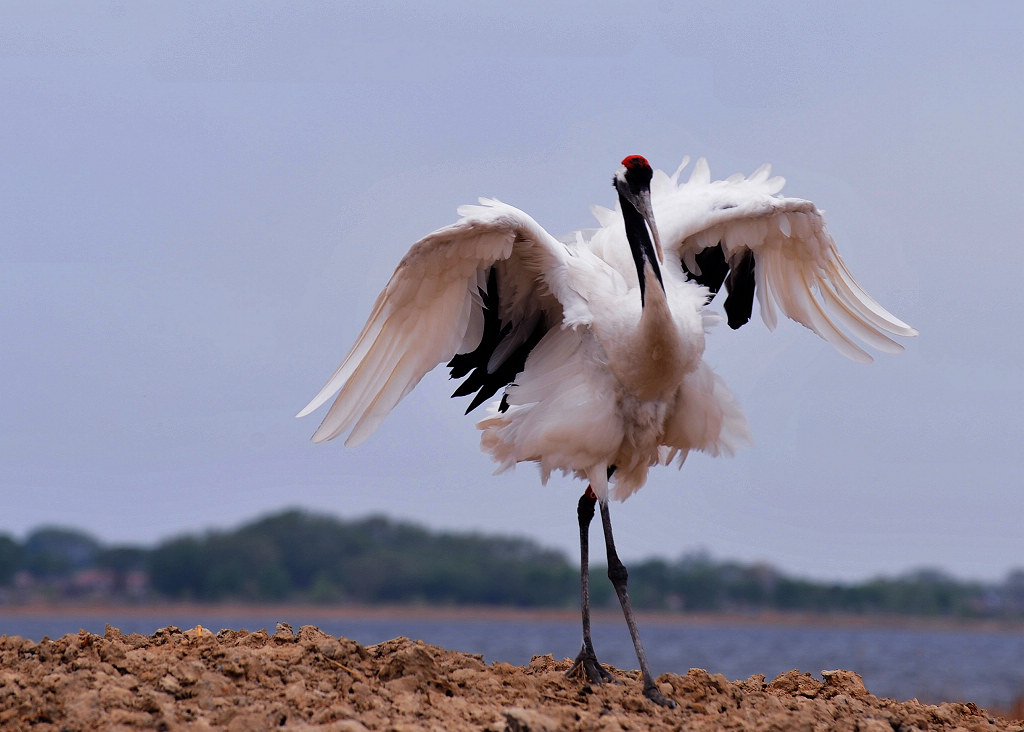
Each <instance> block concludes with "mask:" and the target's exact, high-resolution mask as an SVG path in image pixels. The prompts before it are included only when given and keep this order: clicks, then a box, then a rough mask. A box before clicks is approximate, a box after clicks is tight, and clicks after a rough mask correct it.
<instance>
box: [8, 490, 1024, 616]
mask: <svg viewBox="0 0 1024 732" xmlns="http://www.w3.org/2000/svg"><path fill="white" fill-rule="evenodd" d="M578 573H579V567H578V563H577V562H576V561H570V559H569V558H568V557H566V556H565V555H564V554H563V553H561V552H558V551H554V550H551V549H546V548H543V547H541V546H540V545H538V544H537V543H535V542H533V541H530V540H527V539H521V538H511V537H500V536H485V535H482V534H475V533H457V532H435V531H429V530H427V529H425V528H422V527H419V526H416V525H414V524H410V523H406V522H401V521H395V520H392V519H388V518H384V517H370V518H364V519H359V520H350V521H345V520H341V519H338V518H335V517H332V516H326V515H321V514H315V513H310V512H306V511H300V510H289V511H284V512H281V513H276V514H273V515H269V516H266V517H263V518H259V519H257V520H255V521H252V522H250V523H247V524H245V525H243V526H241V527H239V528H237V529H234V530H225V531H209V532H206V533H203V534H188V535H183V536H179V537H175V538H172V539H169V540H166V541H163V542H161V543H159V544H157V545H156V546H154V547H141V546H107V545H104V544H103V543H101V542H100V541H98V540H97V539H95V538H94V537H92V536H90V535H89V534H88V533H86V532H83V531H80V530H77V529H70V528H62V527H41V528H39V529H36V530H35V531H33V532H31V533H30V534H29V535H28V536H27V537H26V539H25V540H24V541H21V542H19V541H17V540H15V539H13V538H11V537H10V536H5V535H0V603H6V604H10V603H19V602H33V601H40V600H44V601H47V600H48V601H65V600H82V599H103V600H106V601H120V602H160V601H194V602H211V603H212V602H228V601H233V602H313V603H349V604H369V605H372V604H417V605H427V604H429V605H478V606H505V607H573V606H576V605H577V604H578V602H579V597H578V594H579V577H578ZM592 573H593V578H594V579H593V580H592V582H591V592H592V601H593V603H594V605H595V606H597V607H601V606H608V607H612V606H615V605H616V602H617V601H616V598H615V594H614V592H613V591H612V589H611V586H610V584H609V583H607V582H603V581H601V575H602V568H601V567H600V566H594V567H593V568H592ZM629 578H630V579H629V591H630V596H631V598H632V600H633V604H634V606H636V607H638V608H642V609H647V610H674V611H690V612H723V611H728V612H761V611H777V612H793V613H796V612H801V613H842V614H865V615H867V614H901V615H921V616H939V617H954V618H979V617H985V618H1008V619H1024V570H1017V571H1014V572H1011V573H1010V574H1009V575H1008V576H1007V577H1006V578H1005V580H1004V581H1003V582H999V583H983V582H975V581H964V580H959V579H956V578H953V577H951V576H949V575H948V574H946V573H943V572H941V571H939V570H918V571H915V572H912V573H909V574H904V575H901V576H898V577H888V578H886V577H882V578H876V579H872V580H868V581H864V582H857V583H840V582H819V581H814V580H808V579H801V578H796V577H791V576H788V575H786V574H784V573H782V572H780V571H778V570H776V569H775V568H773V567H771V566H770V565H767V564H760V563H756V564H743V563H739V562H730V561H720V560H716V559H713V558H711V557H710V556H708V555H707V554H705V553H699V552H698V553H691V554H687V555H685V556H683V557H680V558H678V559H676V560H665V559H648V560H646V561H640V562H632V563H631V564H630V567H629Z"/></svg>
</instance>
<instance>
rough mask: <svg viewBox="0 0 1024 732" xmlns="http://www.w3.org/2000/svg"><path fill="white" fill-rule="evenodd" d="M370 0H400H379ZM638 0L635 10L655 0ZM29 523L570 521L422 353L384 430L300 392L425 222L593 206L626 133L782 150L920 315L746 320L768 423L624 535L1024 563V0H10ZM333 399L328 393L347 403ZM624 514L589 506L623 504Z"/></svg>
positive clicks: (13, 486)
mask: <svg viewBox="0 0 1024 732" xmlns="http://www.w3.org/2000/svg"><path fill="white" fill-rule="evenodd" d="M364 5H367V6H369V5H372V7H363V6H364ZM627 5H628V7H627ZM0 17H2V18H3V22H0V100H2V108H3V113H2V114H0V342H2V344H3V345H2V347H0V491H2V496H3V511H2V512H0V533H7V534H10V535H12V536H15V537H20V538H23V537H24V536H25V535H26V533H27V532H28V531H30V530H31V529H32V528H34V527H37V526H40V525H44V524H45V525H61V526H71V527H76V528H80V529H84V530H86V531H88V532H90V533H92V534H93V535H94V536H96V537H97V538H99V539H101V540H103V541H106V542H112V543H137V544H144V545H153V544H155V543H157V542H158V541H161V540H164V539H167V538H169V537H172V536H175V535H179V534H181V533H185V532H200V531H205V530H208V529H212V528H229V527H233V526H237V525H239V524H241V523H243V522H245V521H248V520H251V519H253V518H255V517H257V516H260V515H264V514H266V513H268V512H272V511H278V510H282V509H285V508H288V507H295V506H297V507H302V508H305V509H309V510H312V511H318V512H325V513H329V514H332V515H336V516H340V517H343V518H346V519H349V518H359V517H363V516H367V515H371V514H387V515H390V516H393V517H395V518H399V519H403V520H410V521H415V522H418V523H421V524H423V525H426V526H428V527H431V528H435V529H445V530H457V531H480V532H488V533H499V534H503V535H515V536H525V537H529V538H532V539H535V540H537V541H539V542H540V543H542V544H543V545H546V546H549V547H554V548H558V549H562V550H564V551H565V552H566V554H567V556H569V557H575V556H576V555H577V551H578V549H577V527H576V513H575V506H576V501H577V499H578V497H579V494H580V492H581V490H582V488H583V486H582V485H581V484H580V483H579V481H576V480H571V479H567V478H559V477H557V476H556V477H553V478H552V480H551V481H550V482H549V483H548V485H547V486H542V485H541V484H540V481H539V475H538V471H537V470H536V468H535V467H534V466H532V465H529V464H524V465H520V466H518V467H517V468H516V469H515V470H514V471H512V472H509V473H505V474H502V475H499V476H493V475H492V472H493V469H494V465H493V464H492V463H491V462H490V461H489V459H488V458H487V457H486V456H484V455H483V454H482V453H481V452H480V451H479V449H478V442H479V436H478V432H477V430H476V429H475V428H474V423H475V419H474V417H473V416H470V417H465V416H463V414H462V412H463V410H464V409H465V406H466V405H465V402H462V401H459V400H450V399H448V395H449V394H450V392H451V391H452V390H453V388H454V385H453V384H452V383H451V382H450V381H449V380H448V378H447V374H446V373H445V372H444V371H443V370H440V369H439V370H437V371H436V372H433V373H431V374H429V375H428V376H427V377H426V378H424V380H423V381H422V382H421V384H420V386H419V387H418V388H417V389H416V390H415V391H414V392H413V393H412V394H411V395H410V396H409V397H407V398H406V400H405V401H404V402H402V403H401V404H400V405H399V407H398V408H397V409H396V410H395V411H394V412H393V413H392V414H391V415H390V417H389V418H388V420H387V421H386V422H385V423H384V425H383V426H382V428H381V429H380V430H379V431H378V432H377V433H376V434H375V435H374V436H373V437H372V438H371V439H370V440H369V441H368V442H366V443H364V444H363V445H361V446H359V447H358V448H356V449H352V450H350V449H347V448H345V447H344V446H343V445H342V444H341V441H340V440H339V441H335V442H330V443H327V444H324V445H313V444H312V443H311V442H310V441H309V436H310V434H311V433H312V432H313V430H314V429H315V428H316V426H317V424H318V419H319V417H318V416H314V417H308V418H305V419H302V420H297V419H295V418H294V414H295V413H296V412H297V411H298V410H299V409H301V408H302V407H303V406H304V405H305V404H306V403H307V402H308V401H309V399H310V398H311V397H312V396H313V395H314V394H315V393H316V392H317V391H318V390H319V388H320V386H321V385H322V384H323V382H324V381H325V380H326V379H327V377H328V376H329V375H330V374H331V373H332V372H333V370H334V368H335V367H336V365H337V364H338V362H339V361H340V359H341V358H342V356H343V355H344V354H345V352H346V351H347V349H348V347H349V346H350V345H351V342H352V341H353V339H354V337H355V336H356V334H357V333H358V332H359V330H360V329H361V326H362V324H363V322H364V320H365V318H366V316H367V315H368V314H369V310H370V306H371V305H372V303H373V300H374V298H375V297H376V294H377V293H378V292H379V290H380V289H381V288H382V287H383V285H384V283H385V282H386V281H387V278H388V277H389V275H390V273H391V271H392V270H393V268H394V266H395V265H396V264H397V262H398V260H399V259H400V258H401V256H402V255H403V254H404V253H405V251H406V250H407V249H408V247H409V246H410V245H411V244H412V243H413V242H414V241H416V240H417V239H418V238H420V237H421V236H423V235H424V234H427V233H429V232H430V231H432V230H434V229H436V228H438V227H440V226H443V225H446V224H448V223H451V222H452V221H454V220H455V218H456V214H455V209H456V207H457V206H458V205H460V204H463V203H470V202H473V201H475V199H476V198H477V197H478V196H495V197H498V198H500V199H502V200H503V201H506V202H508V203H511V204H513V205H515V206H517V207H519V208H521V209H523V210H525V211H527V212H529V213H530V214H531V215H532V216H533V217H534V218H535V219H536V220H537V221H538V222H540V223H541V224H542V225H543V226H545V227H546V228H547V229H548V231H550V232H552V233H553V234H555V235H560V234H564V233H567V232H570V231H572V230H574V229H577V228H581V227H589V226H592V225H594V220H593V218H592V217H591V215H590V213H589V208H588V207H589V206H590V205H591V204H602V205H606V206H612V205H614V202H615V198H614V191H613V189H612V188H611V185H610V181H611V175H612V173H613V172H614V171H615V169H616V168H617V167H618V164H619V161H620V160H621V159H622V158H623V157H625V156H626V155H628V154H642V155H645V156H646V157H647V158H648V159H649V160H651V162H652V164H653V165H654V166H655V167H660V168H663V169H666V170H668V171H670V172H671V171H672V170H674V169H675V168H676V166H677V165H678V164H679V162H680V160H682V158H683V156H685V155H690V156H692V157H694V158H696V157H700V156H704V157H706V158H707V159H708V161H709V163H710V166H711V171H712V175H713V176H714V177H725V176H728V175H730V174H732V173H735V172H744V173H750V172H752V171H753V170H754V169H756V168H757V167H758V166H759V165H761V164H762V163H764V162H770V163H772V165H773V170H774V172H775V173H777V174H779V175H782V176H784V177H785V178H786V179H787V184H786V187H785V189H784V193H785V194H787V195H790V196H795V197H799V198H806V199H810V200H812V201H814V202H815V203H816V204H817V205H818V206H819V207H820V208H822V209H823V210H824V211H825V212H826V218H827V221H828V225H829V229H830V231H831V233H832V234H833V236H834V238H835V240H836V242H837V244H838V246H839V249H840V251H841V253H842V254H843V256H844V258H845V260H846V262H847V264H848V265H849V266H850V268H851V270H852V271H853V272H854V274H855V275H856V276H857V278H858V279H859V281H860V282H861V284H863V285H864V286H865V287H866V289H867V290H868V291H869V292H871V293H872V294H873V295H874V296H875V297H876V298H877V299H878V300H879V301H880V302H881V303H883V304H884V305H885V306H886V307H888V308H889V309H890V310H892V311H893V312H894V313H895V314H896V315H898V316H899V317H901V318H902V319H904V320H906V321H907V322H909V323H910V324H911V325H913V326H915V327H916V328H918V329H919V330H920V333H921V335H920V337H918V338H916V339H913V340H909V341H907V342H906V346H907V351H906V353H904V354H901V355H898V356H892V355H886V354H878V357H877V359H876V362H875V363H874V364H872V365H870V366H863V365H859V364H855V363H852V362H850V361H847V360H846V359H845V358H843V357H842V356H841V355H840V354H838V353H837V352H836V351H835V350H834V349H832V348H831V347H830V346H829V345H828V344H826V343H825V342H824V341H821V340H820V339H818V338H817V337H816V336H814V335H813V334H812V333H811V332H810V331H807V330H806V329H804V328H802V327H801V326H798V325H797V324H795V323H791V322H788V321H787V322H785V323H781V324H780V325H779V327H778V328H777V329H776V330H775V331H774V332H769V331H768V330H767V328H765V327H764V325H763V324H762V323H761V322H760V320H759V316H757V315H755V317H754V320H753V322H752V323H751V324H750V325H748V326H746V327H745V328H743V329H742V330H739V331H736V332H732V331H729V330H728V329H727V328H721V329H718V330H716V331H715V332H714V333H713V334H712V335H711V336H710V337H709V340H708V351H707V354H706V358H707V360H708V361H709V362H710V363H711V364H712V365H713V367H714V368H715V369H716V370H717V371H718V372H719V373H720V374H721V375H722V376H723V377H724V378H725V379H726V381H727V382H728V383H729V385H730V387H731V388H732V390H733V391H734V392H735V393H736V395H737V397H738V398H739V400H740V402H741V404H742V405H743V407H744V410H745V411H746V414H747V417H748V419H749V422H750V426H751V430H752V432H753V434H754V445H753V446H751V447H749V448H747V449H745V450H744V451H743V452H742V453H740V454H739V455H737V456H736V457H735V458H732V459H722V458H710V457H706V456H704V455H699V454H694V455H692V456H691V457H690V458H689V459H688V460H687V462H686V464H685V465H684V467H683V469H682V470H677V469H676V468H675V467H671V468H664V467H663V468H658V469H655V470H654V471H652V474H651V478H650V481H649V482H648V484H647V486H645V488H644V489H643V490H641V491H640V493H639V494H637V495H636V496H634V497H633V498H631V499H629V500H628V501H626V502H625V503H622V504H613V506H612V518H613V522H614V525H615V530H616V538H617V545H618V549H619V551H620V554H621V556H622V557H623V559H624V560H627V562H628V561H629V560H631V559H632V560H637V559H639V558H645V557H652V556H658V557H664V558H667V559H673V558H676V557H679V556H681V555H683V554H685V553H688V552H694V551H706V552H709V553H710V554H711V555H712V556H714V557H717V558H722V559H736V560H740V561H744V562H751V561H765V562H769V563H771V564H774V565H775V566H777V567H778V568H780V569H782V570H784V571H786V572H789V573H792V574H796V575H800V576H805V577H810V578H819V579H836V580H844V581H857V580H861V579H866V578H869V577H874V576H877V575H893V574H897V573H901V572H906V571H910V570H913V569H915V568H921V567H932V568H939V569H942V570H944V571H947V572H950V573H952V574H953V575H955V576H958V577H962V578H977V579H984V580H998V579H1001V578H1002V577H1003V576H1005V574H1006V573H1007V572H1008V571H1009V570H1011V569H1012V568H1015V567H1024V531H1022V530H1021V526H1022V524H1024V490H1022V489H1024V480H1022V469H1021V467H1022V462H1024V461H1022V457H1021V455H1022V448H1021V445H1020V438H1021V434H1022V429H1021V407H1022V406H1024V386H1022V384H1021V378H1020V376H1021V363H1022V361H1024V340H1022V339H1021V337H1020V334H1021V326H1022V324H1024V294H1022V291H1024V287H1022V285H1024V254H1022V251H1024V246H1022V244H1024V242H1022V241H1021V238H1022V234H1021V225H1020V214H1021V211H1022V210H1024V176H1022V171H1024V141H1022V137H1021V131H1022V130H1024V44H1021V42H1020V39H1021V38H1022V37H1024V36H1022V33H1024V5H1020V4H1016V3H995V2H993V3H976V4H972V5H970V6H968V5H967V4H958V3H933V2H906V3H846V4H838V3H836V4H830V5H828V6H825V5H822V4H820V3H812V2H780V3H771V4H764V3H760V2H736V3H711V2H705V3H695V2H678V3H675V2H673V3H669V2H659V3H643V2H640V3H629V4H622V3H619V4H602V3H591V2H587V3H582V2H573V3H550V2H544V3H541V2H533V3H507V2H503V3H488V2H472V3H440V4H418V5H417V4H411V3H409V4H404V3H402V4H395V3H387V2H382V3H372V4H370V3H365V4H364V3H344V2H342V3H337V2H320V3H317V2H308V3H299V4H281V3H276V2H266V3H261V2H250V3H206V2H195V3H190V2H175V3H130V2H118V1H117V0H111V1H110V2H95V3H73V2H67V3H61V2H45V1H44V0H29V1H26V2H7V1H5V2H2V3H0ZM320 414H322V413H320ZM593 533H594V540H595V541H596V542H599V541H600V539H599V538H598V533H599V532H597V531H594V532H593Z"/></svg>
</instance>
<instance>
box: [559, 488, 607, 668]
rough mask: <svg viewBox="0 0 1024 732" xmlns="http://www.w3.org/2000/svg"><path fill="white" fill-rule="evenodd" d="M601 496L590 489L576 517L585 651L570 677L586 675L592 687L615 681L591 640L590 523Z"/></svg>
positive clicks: (577, 507)
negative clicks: (578, 536) (577, 522)
mask: <svg viewBox="0 0 1024 732" xmlns="http://www.w3.org/2000/svg"><path fill="white" fill-rule="evenodd" d="M596 503H597V496H596V495H595V494H594V491H593V490H591V488H590V486H587V490H586V491H585V492H584V493H583V495H582V496H580V502H579V504H578V505H577V506H576V515H577V517H579V521H580V606H581V608H582V611H583V647H582V648H581V649H580V652H579V655H577V656H576V660H575V662H573V664H572V668H570V669H569V670H568V672H566V676H574V675H577V674H580V673H581V672H582V673H585V674H586V676H587V680H589V681H590V683H592V684H601V683H604V682H605V681H612V675H611V674H610V673H608V672H607V671H606V670H605V669H604V667H603V666H602V665H601V664H600V663H599V662H598V660H597V655H596V654H595V653H594V644H593V642H592V641H591V640H590V548H589V547H590V521H591V519H593V518H594V505H595V504H596Z"/></svg>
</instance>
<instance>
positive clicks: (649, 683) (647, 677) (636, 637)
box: [601, 501, 676, 707]
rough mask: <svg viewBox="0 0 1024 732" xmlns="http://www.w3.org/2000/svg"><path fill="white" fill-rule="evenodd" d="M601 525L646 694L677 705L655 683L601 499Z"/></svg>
mask: <svg viewBox="0 0 1024 732" xmlns="http://www.w3.org/2000/svg"><path fill="white" fill-rule="evenodd" d="M601 525H602V526H603V527H604V543H605V547H606V548H607V549H608V579H610V580H611V581H612V587H614V588H615V594H616V595H618V598H619V604H620V605H622V614H623V615H625V616H626V626H627V627H628V628H629V635H630V637H631V638H632V639H633V647H634V648H635V649H636V658H637V660H638V661H639V662H640V673H641V674H642V675H643V679H644V696H646V697H647V698H648V699H650V700H651V701H652V702H654V703H655V704H659V705H661V706H663V707H675V705H676V703H675V702H674V701H672V700H671V699H668V698H667V697H666V696H665V695H664V694H662V693H661V692H660V691H659V690H658V687H657V686H656V685H655V683H654V678H653V677H652V676H651V669H650V667H649V666H648V665H647V654H646V653H645V652H644V644H643V643H642V642H641V641H640V631H639V630H638V629H637V627H636V619H635V618H634V617H633V606H632V605H631V604H630V602H629V593H628V592H626V582H627V580H628V578H629V573H628V572H627V571H626V567H625V565H623V564H622V562H621V561H620V560H619V555H618V554H617V553H616V551H615V539H614V538H613V537H612V519H611V515H610V514H609V512H608V502H607V501H601Z"/></svg>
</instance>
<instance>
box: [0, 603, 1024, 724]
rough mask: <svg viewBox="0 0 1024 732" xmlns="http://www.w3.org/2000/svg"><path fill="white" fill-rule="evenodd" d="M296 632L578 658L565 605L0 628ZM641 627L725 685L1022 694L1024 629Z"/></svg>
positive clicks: (674, 658) (205, 611)
mask: <svg viewBox="0 0 1024 732" xmlns="http://www.w3.org/2000/svg"><path fill="white" fill-rule="evenodd" d="M281 621H283V622H287V623H290V624H291V625H292V626H293V627H294V628H295V630H298V628H299V627H300V626H302V625H316V626H318V627H319V628H320V629H321V630H323V631H324V632H326V633H329V634H331V635H340V636H345V637H347V638H351V639H353V640H355V641H357V642H359V643H361V644H363V645H372V644H374V643H379V642H381V641H384V640H388V639H391V638H394V637H397V636H408V637H410V638H413V639H419V640H423V641H425V642H427V643H432V644H435V645H439V646H444V647H445V648H450V649H453V650H461V651H466V652H469V653H479V654H482V655H483V657H484V660H485V661H487V662H493V661H505V662H508V663H512V664H515V665H523V664H526V663H528V662H529V660H530V658H531V657H532V656H533V655H535V654H545V653H551V654H553V655H554V656H555V658H567V657H573V656H575V655H576V653H577V652H578V651H579V646H580V629H579V620H578V619H577V618H576V617H574V615H573V614H572V613H569V612H531V613H526V612H515V611H509V612H503V611H494V612H481V613H476V612H467V611H452V612H450V613H446V612H442V611H436V610H431V611H416V610H411V611H404V610H396V609H388V610H379V611H377V610H372V609H361V610H358V611H351V610H337V609H331V608H307V607H303V608H289V607H283V608H275V609H248V608H203V607H188V608H170V609H166V610H163V609H123V608H109V609H103V610H93V609H86V610H76V611H73V612H72V611H68V612H62V611H55V610H51V609H46V610H18V609H12V608H3V609H0V634H2V635H19V636H22V637H25V638H30V639H32V640H34V641H39V640H41V639H42V638H43V636H49V637H50V638H57V637H60V636H62V635H64V634H66V633H76V632H78V631H79V630H80V629H84V630H87V631H89V632H92V633H98V634H102V633H103V632H104V628H105V625H106V624H107V623H109V624H110V625H112V626H114V627H116V628H119V629H120V630H121V631H122V632H124V633H142V634H144V635H149V634H151V633H153V632H154V631H155V630H157V629H159V628H162V627H166V626H168V625H175V626H178V627H179V628H181V629H183V630H184V629H187V628H191V627H194V626H195V625H196V624H201V625H203V626H204V627H207V628H210V629H211V630H213V631H217V630H219V629H221V628H232V629H242V628H245V629H247V630H250V631H255V630H259V629H261V628H266V629H267V630H268V631H269V632H271V633H273V632H274V629H275V627H276V624H277V623H278V622H281ZM641 634H642V636H643V639H644V645H645V647H646V649H647V654H648V657H649V660H650V663H651V670H652V671H653V672H654V674H655V675H658V674H660V673H666V672H671V673H678V674H685V673H686V672H687V670H688V669H690V668H704V669H707V670H708V671H710V672H712V673H721V674H723V675H725V676H726V677H727V678H729V679H730V680H734V679H745V678H747V677H749V676H752V675H754V674H759V673H761V674H765V676H766V677H767V678H768V680H771V679H772V678H773V677H775V676H776V675H778V674H780V673H782V672H784V671H788V670H790V669H794V668H796V669H799V670H801V671H807V672H810V673H812V674H814V675H815V676H819V674H820V672H821V671H823V670H828V669H837V668H843V669H851V670H853V671H856V672H857V673H859V674H861V675H862V676H863V677H864V683H865V685H866V686H867V688H868V690H869V691H871V692H872V693H873V694H875V695H877V696H886V697H891V698H894V699H900V700H905V699H911V698H917V699H920V700H921V701H923V702H927V703H938V702H941V701H965V702H966V701H973V702H976V703H977V704H979V705H980V706H982V707H987V708H997V709H1006V708H1008V707H1009V706H1010V705H1011V704H1012V703H1013V701H1014V700H1015V699H1018V698H1019V697H1021V695H1024V632H1022V631H1021V630H1019V629H1017V630H1007V629H999V628H989V627H982V626H964V627H959V626H950V627H940V626H935V625H934V624H928V625H925V624H920V625H919V626H914V625H912V624H910V623H909V622H908V623H901V624H900V625H899V627H893V626H878V627H873V626H870V625H860V624H850V623H844V624H829V623H827V622H824V621H808V622H806V623H799V622H794V621H790V620H787V621H785V622H758V621H757V620H755V619H750V620H748V619H738V620H735V621H727V620H718V619H707V618H697V619H694V618H687V617H661V616H653V617H643V618H642V619H641ZM593 635H594V646H595V649H596V650H597V654H598V658H600V659H601V661H602V662H604V663H608V664H611V665H613V666H617V667H619V668H625V669H633V668H636V657H635V655H634V653H633V646H632V644H631V642H630V639H629V634H628V633H627V631H626V628H625V624H624V623H623V622H622V620H621V617H616V616H615V615H614V614H607V615H606V614H604V613H602V614H600V615H599V616H598V617H596V618H595V620H594V623H593Z"/></svg>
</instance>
